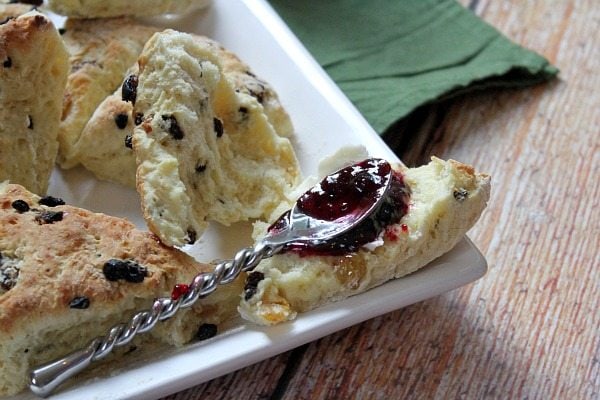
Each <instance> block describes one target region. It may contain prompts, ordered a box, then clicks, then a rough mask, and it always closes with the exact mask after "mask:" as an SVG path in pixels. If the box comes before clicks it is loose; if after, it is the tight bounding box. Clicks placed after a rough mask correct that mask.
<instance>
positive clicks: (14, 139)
mask: <svg viewBox="0 0 600 400" xmlns="http://www.w3.org/2000/svg"><path fill="white" fill-rule="evenodd" d="M0 62H1V63H2V65H1V66H0V87H1V90H0V181H1V180H10V181H11V182H14V183H19V184H21V185H24V186H25V187H27V188H28V189H29V190H31V191H33V192H35V193H39V194H44V193H45V192H46V189H47V188H48V181H49V179H50V174H51V172H52V169H53V168H54V161H55V160H56V155H57V151H58V141H57V135H58V125H59V122H60V113H61V106H62V93H63V91H64V88H65V82H66V79H67V73H68V68H69V62H68V54H67V51H66V50H65V46H64V45H63V42H62V40H61V38H60V35H59V34H58V31H57V30H56V28H55V27H54V24H53V23H52V21H50V20H49V19H48V18H47V17H46V16H44V15H42V14H40V13H39V12H37V11H31V12H27V13H25V14H23V15H20V16H18V17H16V18H12V19H9V20H7V21H6V22H5V23H4V24H2V25H0Z"/></svg>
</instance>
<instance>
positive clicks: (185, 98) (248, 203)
mask: <svg viewBox="0 0 600 400" xmlns="http://www.w3.org/2000/svg"><path fill="white" fill-rule="evenodd" d="M138 64H139V76H137V77H136V76H131V77H129V78H128V80H127V81H126V82H125V84H124V92H128V94H127V95H125V96H124V98H130V100H131V101H132V103H134V111H133V112H134V115H135V118H136V119H139V120H140V121H141V123H140V124H139V125H138V126H136V127H135V129H134V132H133V150H134V153H135V156H136V164H137V175H136V182H137V190H138V192H139V193H140V196H141V201H142V211H143V213H144V217H145V219H146V222H147V224H148V226H149V228H150V230H151V231H152V232H154V233H156V234H157V235H158V236H159V237H160V238H161V240H162V241H163V242H164V243H166V244H168V245H182V244H186V243H194V241H195V240H196V238H198V237H200V234H202V232H203V231H204V230H205V228H206V227H207V225H208V221H209V220H211V221H216V222H219V223H222V224H224V225H229V224H231V223H233V222H238V221H245V220H248V219H254V218H263V219H267V218H268V216H269V215H270V214H271V212H272V211H273V210H274V209H275V208H276V207H277V206H278V205H279V204H280V203H281V202H282V201H284V200H285V199H286V194H287V192H289V191H290V190H291V189H292V188H293V187H295V186H296V184H297V182H298V180H299V175H300V173H299V167H298V162H297V160H296V156H295V153H294V150H293V148H292V145H291V143H290V141H289V140H288V139H287V138H283V137H280V136H279V135H278V134H277V133H276V132H275V130H274V129H273V127H272V125H271V124H270V123H269V120H268V118H267V117H266V115H265V113H264V112H263V108H262V106H261V105H260V103H259V102H258V101H257V100H256V98H255V97H253V96H251V95H243V94H242V93H236V91H235V89H234V87H233V86H232V85H231V82H230V81H229V80H228V79H226V76H225V75H224V73H223V67H222V65H221V62H220V60H219V57H218V55H217V54H216V52H215V51H214V50H213V47H212V46H210V45H208V44H206V43H201V42H198V41H197V40H195V39H194V38H193V37H192V36H191V35H189V34H186V33H180V32H176V31H173V30H166V31H164V32H161V33H157V34H155V35H154V36H153V37H152V38H151V39H150V40H149V41H148V43H147V44H146V46H145V48H144V50H143V52H142V54H141V55H140V58H139V61H138ZM125 89H126V90H125Z"/></svg>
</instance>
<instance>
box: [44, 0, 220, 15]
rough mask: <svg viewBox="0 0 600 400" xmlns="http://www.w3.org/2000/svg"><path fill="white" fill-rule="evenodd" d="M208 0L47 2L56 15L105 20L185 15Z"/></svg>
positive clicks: (60, 0)
mask: <svg viewBox="0 0 600 400" xmlns="http://www.w3.org/2000/svg"><path fill="white" fill-rule="evenodd" d="M208 4H210V0H49V1H48V7H50V9H51V10H52V11H54V12H55V13H57V14H61V15H66V16H68V17H73V18H107V17H119V16H124V15H131V16H137V17H141V16H151V15H162V14H185V13H188V12H191V11H194V10H199V9H202V8H205V7H206V6H207V5H208Z"/></svg>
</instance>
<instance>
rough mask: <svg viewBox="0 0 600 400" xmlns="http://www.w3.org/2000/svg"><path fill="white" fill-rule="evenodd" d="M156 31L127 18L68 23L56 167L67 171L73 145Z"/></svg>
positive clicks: (74, 163)
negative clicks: (66, 69)
mask: <svg viewBox="0 0 600 400" xmlns="http://www.w3.org/2000/svg"><path fill="white" fill-rule="evenodd" d="M156 31H157V29H156V28H154V27H150V26H146V25H141V24H138V23H135V22H133V21H132V20H129V19H127V18H113V19H90V20H76V19H75V20H73V19H69V20H67V23H66V24H65V33H64V34H63V35H62V37H63V39H64V42H65V45H66V47H67V50H68V51H69V54H70V63H71V70H70V73H69V77H68V80H67V88H66V90H65V96H64V103H63V111H62V117H61V124H60V131H59V136H58V138H59V143H60V148H59V156H58V161H59V164H60V165H61V166H62V167H63V168H70V167H73V166H75V165H76V164H77V161H76V160H74V159H73V157H74V155H73V152H74V145H75V143H76V142H77V140H78V139H79V136H80V135H81V131H82V130H83V128H84V127H85V125H86V124H87V122H88V120H89V119H90V117H91V116H92V114H93V113H94V111H95V110H96V108H97V107H98V105H99V104H100V103H101V102H102V101H103V100H104V99H105V98H106V97H107V96H108V95H110V94H111V93H113V92H114V91H115V90H116V89H117V88H118V87H119V85H120V84H121V82H122V81H123V76H124V75H125V72H126V71H127V69H128V68H129V67H131V65H132V64H133V63H134V62H135V61H136V60H137V57H138V56H139V54H140V52H141V51H142V48H143V47H144V44H145V43H146V41H147V40H148V39H149V38H150V36H152V34H153V33H154V32H156Z"/></svg>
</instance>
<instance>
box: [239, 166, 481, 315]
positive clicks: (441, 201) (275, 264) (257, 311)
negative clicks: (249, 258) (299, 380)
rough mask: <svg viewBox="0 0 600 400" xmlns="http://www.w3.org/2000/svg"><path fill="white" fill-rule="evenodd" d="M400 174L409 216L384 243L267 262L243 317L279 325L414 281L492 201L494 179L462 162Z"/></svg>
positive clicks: (246, 298)
mask: <svg viewBox="0 0 600 400" xmlns="http://www.w3.org/2000/svg"><path fill="white" fill-rule="evenodd" d="M399 171H400V173H401V174H402V177H403V181H404V184H405V185H406V186H407V187H408V189H409V191H410V200H409V203H408V210H407V212H406V214H405V215H404V216H403V217H402V218H401V219H400V220H399V222H398V223H396V224H393V225H391V226H388V227H387V228H386V229H385V231H384V232H385V233H384V234H383V238H382V239H383V243H379V245H377V246H375V248H374V249H368V248H366V247H361V248H360V249H359V250H358V251H354V252H350V253H348V254H341V255H311V254H308V255H306V254H300V255H299V254H298V253H296V252H294V251H288V252H284V253H280V254H277V255H275V256H273V257H272V258H270V259H266V260H264V261H262V262H261V263H260V264H259V265H258V266H257V267H256V269H255V270H254V271H253V272H251V273H249V275H248V278H247V281H246V286H245V290H244V295H243V296H242V300H241V303H240V305H239V307H238V310H239V312H240V314H241V315H242V317H243V318H245V319H247V320H249V321H252V322H255V323H257V324H262V325H271V324H276V323H280V322H283V321H287V320H291V319H293V318H295V317H296V314H297V313H300V312H305V311H308V310H311V309H313V308H316V307H318V306H320V305H323V304H325V303H328V302H333V301H337V300H340V299H343V298H346V297H348V296H352V295H355V294H358V293H362V292H364V291H366V290H368V289H370V288H372V287H374V286H377V285H381V284H382V283H384V282H386V281H388V280H390V279H394V278H399V277H401V276H404V275H407V274H410V273H411V272H414V271H416V270H417V269H419V268H421V267H423V266H425V265H427V264H428V263H429V262H430V261H432V260H434V259H435V258H437V257H439V256H441V255H442V254H444V253H445V252H447V251H449V250H450V249H452V247H454V246H455V245H456V243H457V242H458V241H459V240H460V239H461V238H462V237H463V235H464V234H465V233H466V232H467V230H468V229H469V228H470V227H471V226H472V225H473V224H474V223H475V222H476V221H477V219H478V218H479V215H480V214H481V212H482V211H483V209H484V208H485V206H486V202H487V200H488V198H489V192H490V179H489V177H488V176H487V175H485V174H478V173H476V172H475V171H474V170H473V168H472V167H470V166H467V165H464V164H461V163H459V162H456V161H452V160H450V161H447V162H446V161H442V160H440V159H437V158H433V159H432V161H431V162H430V163H429V164H428V165H426V166H423V167H419V168H414V169H407V168H399Z"/></svg>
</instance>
